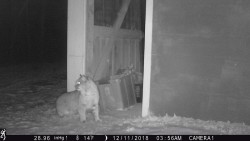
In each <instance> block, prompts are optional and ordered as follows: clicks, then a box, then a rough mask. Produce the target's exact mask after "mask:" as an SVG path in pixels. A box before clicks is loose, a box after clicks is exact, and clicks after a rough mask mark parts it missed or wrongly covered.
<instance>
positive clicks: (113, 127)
mask: <svg viewBox="0 0 250 141" xmlns="http://www.w3.org/2000/svg"><path fill="white" fill-rule="evenodd" d="M0 78H1V79H0V96H1V99H0V111H1V114H0V128H6V130H7V131H6V132H7V134H9V135H11V134H22V135H25V134H27V135H31V134H32V135H37V134H48V135H51V134H182V135H185V134H196V135H197V134H218V135H220V134H250V126H248V125H245V124H244V123H230V122H222V121H203V120H199V119H193V118H186V117H180V116H178V115H174V116H168V115H166V116H164V117H157V116H154V115H153V114H152V115H150V116H148V117H145V118H142V117H141V116H140V115H141V104H137V105H135V106H134V107H132V108H130V109H127V110H125V111H111V112H109V114H106V115H104V114H101V115H100V118H101V119H102V122H95V121H94V119H93V117H92V115H91V114H89V115H87V121H86V122H85V123H81V122H80V120H79V117H78V116H77V115H76V116H71V117H63V118H62V117H59V116H58V115H57V113H56V109H55V101H56V99H57V97H58V96H59V95H61V94H62V93H64V92H66V66H63V65H61V64H42V65H35V66H34V65H32V64H31V65H16V66H8V67H2V68H0Z"/></svg>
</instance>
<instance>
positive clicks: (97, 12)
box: [92, 0, 143, 78]
mask: <svg viewBox="0 0 250 141" xmlns="http://www.w3.org/2000/svg"><path fill="white" fill-rule="evenodd" d="M121 6H122V0H95V5H94V25H95V28H96V29H97V31H99V29H100V30H105V31H107V32H111V30H114V29H112V26H113V24H114V21H115V20H116V18H117V13H118V11H119V10H120V8H121ZM140 7H141V0H131V2H130V5H129V8H128V11H127V13H126V16H125V19H124V21H123V23H122V25H121V29H124V30H125V29H126V31H125V33H126V32H129V31H135V32H138V31H141V30H142V29H141V28H142V26H141V17H142V16H141V10H140V9H141V8H140ZM102 27H103V28H102ZM105 27H106V28H105ZM108 34H109V33H108ZM128 34H130V33H128ZM132 34H133V33H132ZM111 36H112V35H105V34H101V35H99V34H98V33H94V39H93V40H94V44H93V62H92V66H95V67H94V68H93V69H92V73H93V75H95V73H96V69H98V68H97V67H98V66H99V65H100V62H101V60H102V59H103V53H104V50H105V45H106V44H107V43H108V41H109V40H110V39H111ZM141 39H142V38H141V36H138V37H132V36H131V37H130V36H129V35H127V36H124V37H123V36H122V35H121V36H119V37H116V38H115V45H114V47H113V48H112V52H111V54H110V56H109V59H108V60H107V62H106V64H107V65H106V66H107V67H106V68H105V71H104V72H103V78H107V77H109V76H110V75H114V74H116V72H117V70H119V69H124V68H126V67H128V66H130V65H133V66H134V69H135V71H137V72H142V67H143V66H142V62H143V59H142V57H143V55H142V51H143V49H142V48H143V44H142V40H141Z"/></svg>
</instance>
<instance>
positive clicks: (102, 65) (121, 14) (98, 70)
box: [94, 0, 131, 80]
mask: <svg viewBox="0 0 250 141" xmlns="http://www.w3.org/2000/svg"><path fill="white" fill-rule="evenodd" d="M130 1H131V0H123V3H122V7H121V9H120V10H119V12H118V14H117V18H116V20H115V22H114V25H113V27H114V30H118V29H120V27H121V25H122V22H123V20H124V18H125V16H126V13H127V11H128V7H129V4H130ZM117 34H118V32H116V33H115V34H114V36H113V37H111V38H110V40H109V41H108V43H107V44H106V45H105V46H104V47H105V52H103V55H102V59H101V60H100V63H98V64H97V66H96V67H95V68H96V71H95V74H94V80H100V79H102V74H103V71H104V70H105V67H106V64H107V59H108V58H109V56H110V53H111V51H112V49H113V47H114V43H115V39H116V38H117V37H116V36H117Z"/></svg>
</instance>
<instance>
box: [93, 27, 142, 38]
mask: <svg viewBox="0 0 250 141" xmlns="http://www.w3.org/2000/svg"><path fill="white" fill-rule="evenodd" d="M100 36H101V37H107V38H110V37H114V36H116V38H126V39H142V38H143V33H142V32H141V31H139V30H128V29H116V30H115V29H114V28H112V27H104V26H94V38H96V37H100Z"/></svg>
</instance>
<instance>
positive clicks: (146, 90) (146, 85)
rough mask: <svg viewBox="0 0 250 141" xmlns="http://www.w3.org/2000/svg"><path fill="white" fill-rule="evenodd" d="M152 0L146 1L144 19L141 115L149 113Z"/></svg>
mask: <svg viewBox="0 0 250 141" xmlns="http://www.w3.org/2000/svg"><path fill="white" fill-rule="evenodd" d="M153 4H154V1H153V0H147V1H146V21H145V23H146V24H145V55H144V61H145V63H144V76H143V102H142V117H145V116H148V115H149V113H150V112H149V104H150V103H149V100H150V82H151V57H152V56H151V55H152V32H153Z"/></svg>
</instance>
